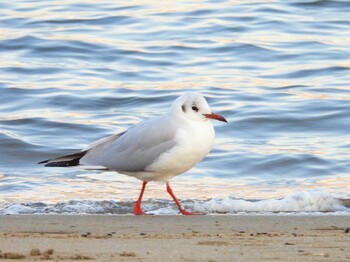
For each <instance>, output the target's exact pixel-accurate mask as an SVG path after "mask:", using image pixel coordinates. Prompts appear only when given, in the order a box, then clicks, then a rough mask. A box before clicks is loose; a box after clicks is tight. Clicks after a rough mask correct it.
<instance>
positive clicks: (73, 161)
mask: <svg viewBox="0 0 350 262" xmlns="http://www.w3.org/2000/svg"><path fill="white" fill-rule="evenodd" d="M86 152H87V151H82V152H79V153H75V154H71V155H66V156H63V157H58V158H55V159H47V160H44V161H41V162H39V163H38V165H40V164H45V166H47V167H68V166H78V165H79V160H80V158H82V157H83V156H84V155H85V154H86ZM62 158H66V159H64V160H60V159H62ZM67 158H70V159H68V160H67Z"/></svg>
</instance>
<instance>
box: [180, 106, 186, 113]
mask: <svg viewBox="0 0 350 262" xmlns="http://www.w3.org/2000/svg"><path fill="white" fill-rule="evenodd" d="M181 109H182V111H183V112H184V113H186V106H185V105H182V106H181Z"/></svg>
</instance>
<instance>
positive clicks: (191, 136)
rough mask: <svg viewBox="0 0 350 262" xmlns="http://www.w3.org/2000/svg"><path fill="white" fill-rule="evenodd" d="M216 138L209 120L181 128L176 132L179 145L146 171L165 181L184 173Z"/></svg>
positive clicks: (202, 156)
mask: <svg viewBox="0 0 350 262" xmlns="http://www.w3.org/2000/svg"><path fill="white" fill-rule="evenodd" d="M214 138H215V131H214V128H213V125H212V124H211V122H209V121H204V122H195V123H193V124H190V125H186V128H179V129H178V131H177V134H176V141H177V146H175V147H174V148H172V149H171V150H169V151H167V152H165V153H163V154H162V155H161V156H159V158H158V159H157V160H156V161H154V162H153V163H152V164H151V165H150V166H148V167H147V169H146V171H147V172H151V173H153V180H163V181H167V180H169V179H170V178H172V177H174V176H176V175H179V174H181V173H184V172H186V171H187V170H189V169H191V168H192V167H193V166H194V165H196V164H197V163H198V162H200V161H201V160H202V159H203V158H204V157H205V156H206V155H207V154H208V153H209V151H210V150H211V148H212V146H213V143H214Z"/></svg>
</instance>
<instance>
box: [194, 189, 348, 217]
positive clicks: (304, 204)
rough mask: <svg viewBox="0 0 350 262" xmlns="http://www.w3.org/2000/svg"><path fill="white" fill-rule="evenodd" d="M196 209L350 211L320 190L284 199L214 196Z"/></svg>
mask: <svg viewBox="0 0 350 262" xmlns="http://www.w3.org/2000/svg"><path fill="white" fill-rule="evenodd" d="M193 208H194V209H195V210H196V211H200V212H206V213H239V212H258V213H265V212H337V211H345V212H349V213H350V208H347V207H345V206H344V205H343V204H342V203H341V201H340V200H339V199H338V198H335V197H334V196H332V195H330V194H328V193H326V192H323V191H319V190H309V191H298V192H294V193H291V194H290V195H288V196H286V197H285V198H283V199H269V200H260V201H248V200H241V199H234V198H232V197H225V198H213V199H211V200H209V201H203V202H199V203H195V204H194V206H193Z"/></svg>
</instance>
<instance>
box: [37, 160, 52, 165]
mask: <svg viewBox="0 0 350 262" xmlns="http://www.w3.org/2000/svg"><path fill="white" fill-rule="evenodd" d="M49 161H50V159H48V160H44V161H41V162H39V163H38V165H41V164H45V163H47V162H49Z"/></svg>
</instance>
